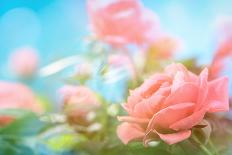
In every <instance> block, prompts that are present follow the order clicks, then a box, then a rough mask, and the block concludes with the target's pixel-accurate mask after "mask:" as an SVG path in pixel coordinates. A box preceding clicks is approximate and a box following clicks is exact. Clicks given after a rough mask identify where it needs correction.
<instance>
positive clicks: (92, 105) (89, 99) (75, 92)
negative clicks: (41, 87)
mask: <svg viewBox="0 0 232 155" xmlns="http://www.w3.org/2000/svg"><path fill="white" fill-rule="evenodd" d="M60 93H61V95H62V96H63V102H64V108H65V111H66V113H67V114H68V115H69V116H70V118H71V119H73V118H74V119H79V120H77V121H84V122H85V121H86V120H85V119H86V117H87V115H88V114H89V113H90V112H94V111H95V110H96V109H97V108H99V107H100V103H99V101H98V99H97V96H96V95H95V93H94V92H93V91H92V90H90V89H89V88H88V87H85V86H70V85H66V86H64V87H62V88H61V89H60ZM75 122H76V121H75Z"/></svg>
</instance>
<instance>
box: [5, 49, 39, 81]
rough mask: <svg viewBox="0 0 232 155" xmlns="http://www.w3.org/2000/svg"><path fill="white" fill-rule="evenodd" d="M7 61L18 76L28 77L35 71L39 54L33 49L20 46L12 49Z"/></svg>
mask: <svg viewBox="0 0 232 155" xmlns="http://www.w3.org/2000/svg"><path fill="white" fill-rule="evenodd" d="M9 61H10V62H9V63H10V68H11V70H12V72H13V73H14V74H16V75H18V76H20V77H28V76H32V75H33V74H34V73H35V72H36V71H37V67H38V63H39V56H38V54H37V51H36V50H35V49H33V48H31V47H22V48H18V49H16V50H14V51H13V53H12V55H11V56H10V59H9Z"/></svg>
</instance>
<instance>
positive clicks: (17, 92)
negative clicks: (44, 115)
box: [0, 81, 42, 124]
mask: <svg viewBox="0 0 232 155" xmlns="http://www.w3.org/2000/svg"><path fill="white" fill-rule="evenodd" d="M0 109H25V110H31V111H33V112H36V113H40V112H42V108H41V106H40V105H39V104H38V103H37V101H36V97H35V96H34V94H33V92H32V91H31V90H30V89H29V88H28V87H26V86H25V85H23V84H20V83H10V82H4V81H0ZM12 119H13V118H12V117H9V116H0V124H7V123H9V122H11V121H12Z"/></svg>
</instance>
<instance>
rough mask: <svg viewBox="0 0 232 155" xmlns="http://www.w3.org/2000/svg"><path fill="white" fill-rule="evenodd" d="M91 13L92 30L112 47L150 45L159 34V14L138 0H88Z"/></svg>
mask: <svg viewBox="0 0 232 155" xmlns="http://www.w3.org/2000/svg"><path fill="white" fill-rule="evenodd" d="M88 13H89V18H90V25H91V28H92V30H93V32H94V33H95V34H96V35H97V37H98V38H99V39H101V40H103V41H105V42H107V43H109V44H111V45H113V46H125V45H128V44H137V45H144V44H149V43H151V42H152V41H154V39H155V38H156V37H157V34H158V33H159V21H158V18H157V16H156V15H155V14H154V13H153V12H152V11H151V10H148V9H147V8H145V7H144V6H143V5H142V4H141V3H140V1H139V0H110V1H107V2H106V1H104V2H103V1H100V0H88Z"/></svg>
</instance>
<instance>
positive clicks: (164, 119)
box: [147, 103, 194, 132]
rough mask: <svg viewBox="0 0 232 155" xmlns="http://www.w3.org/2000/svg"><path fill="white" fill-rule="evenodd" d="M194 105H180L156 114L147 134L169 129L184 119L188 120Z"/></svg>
mask: <svg viewBox="0 0 232 155" xmlns="http://www.w3.org/2000/svg"><path fill="white" fill-rule="evenodd" d="M193 107H194V103H180V104H176V105H172V106H169V107H167V108H165V109H162V110H161V111H159V112H158V113H156V114H155V115H154V116H153V118H152V119H151V121H150V122H149V124H148V127H147V132H149V131H151V130H154V128H156V129H158V127H160V128H164V129H169V126H170V125H171V124H173V123H174V122H177V121H179V120H181V119H183V118H186V117H187V116H189V115H190V114H191V112H192V111H193Z"/></svg>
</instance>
